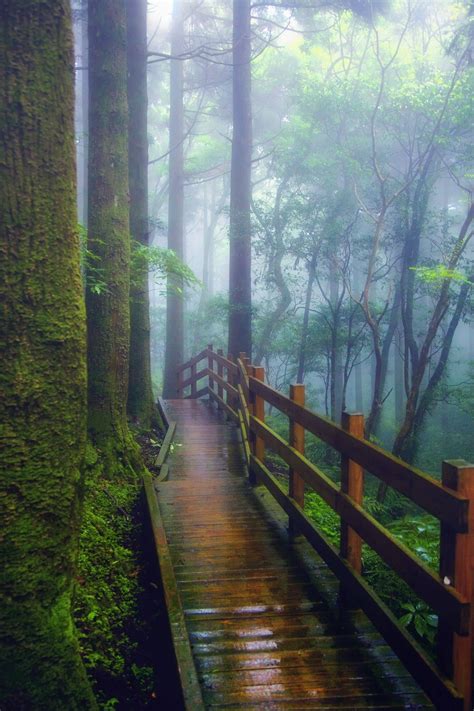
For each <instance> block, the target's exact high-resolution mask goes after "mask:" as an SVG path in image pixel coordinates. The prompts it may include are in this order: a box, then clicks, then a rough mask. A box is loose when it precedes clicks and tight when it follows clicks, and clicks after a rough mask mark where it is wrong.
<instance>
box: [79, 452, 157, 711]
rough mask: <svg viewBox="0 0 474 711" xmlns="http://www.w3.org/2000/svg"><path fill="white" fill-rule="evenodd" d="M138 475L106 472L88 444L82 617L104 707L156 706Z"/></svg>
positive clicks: (88, 659) (84, 645)
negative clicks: (139, 549) (141, 644)
mask: <svg viewBox="0 0 474 711" xmlns="http://www.w3.org/2000/svg"><path fill="white" fill-rule="evenodd" d="M139 496H140V487H139V483H138V481H137V480H132V479H131V478H129V479H124V478H123V477H118V478H115V477H108V476H106V475H105V474H104V473H103V472H102V470H101V467H100V465H99V462H98V458H97V455H96V454H95V452H94V450H93V449H92V448H90V449H89V450H88V462H87V471H86V484H85V496H84V511H83V523H82V531H81V537H80V547H79V558H78V574H77V580H76V591H75V599H74V617H75V621H76V626H77V629H78V634H79V643H80V648H81V653H82V657H83V659H84V662H85V665H86V667H87V670H88V673H89V675H90V677H91V679H92V681H93V685H94V691H95V693H96V696H97V700H98V703H99V706H100V708H101V709H104V710H105V711H111V709H120V708H124V709H125V708H134V709H140V708H148V706H149V702H150V701H151V700H152V698H153V685H154V672H153V668H152V667H151V666H148V665H143V664H141V663H140V659H139V656H140V655H139V654H138V640H139V639H140V636H141V630H140V626H141V624H142V621H141V619H140V613H139V609H138V600H139V596H140V583H139V572H140V564H139V561H138V558H137V553H136V540H137V528H138V525H139V524H138V523H137V521H136V518H135V512H136V509H137V504H138V500H139Z"/></svg>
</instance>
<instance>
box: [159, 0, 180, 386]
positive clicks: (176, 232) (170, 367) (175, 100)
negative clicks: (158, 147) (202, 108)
mask: <svg viewBox="0 0 474 711" xmlns="http://www.w3.org/2000/svg"><path fill="white" fill-rule="evenodd" d="M183 17H184V15H183V0H174V2H173V20H172V30H171V56H172V59H171V62H170V117H169V137H170V138H169V149H170V154H169V189H168V248H169V249H172V250H173V251H174V252H175V253H176V254H177V256H178V257H179V258H180V259H182V258H183V256H184V214H183V210H184V158H183V140H184V107H183V61H182V60H181V59H179V58H178V57H180V55H182V54H183V51H184V28H183ZM183 286H184V283H183V280H182V278H181V277H180V276H179V275H171V276H170V277H169V278H168V296H167V309H166V347H165V372H164V376H163V397H165V398H173V397H176V394H177V390H176V389H177V380H176V366H177V365H179V364H180V363H182V362H183V360H184V303H183Z"/></svg>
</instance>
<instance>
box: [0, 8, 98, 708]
mask: <svg viewBox="0 0 474 711" xmlns="http://www.w3.org/2000/svg"><path fill="white" fill-rule="evenodd" d="M73 111H74V68H73V44H72V33H71V17H70V3H69V2H68V1H67V0H43V2H33V3H32V2H30V1H26V0H4V2H2V5H1V10H0V134H1V136H2V140H1V142H0V215H1V219H0V292H1V301H2V309H1V319H0V323H1V328H0V349H1V358H2V376H1V397H0V421H1V423H2V425H1V430H2V431H1V434H0V438H1V441H2V456H1V458H0V501H1V502H2V503H1V508H2V520H1V530H2V533H1V536H0V556H1V560H2V572H1V574H0V575H1V579H0V590H1V595H0V630H1V632H0V668H1V677H0V707H1V708H2V709H5V710H6V709H38V710H39V711H43V710H44V711H46V710H48V711H63V710H64V709H70V710H71V711H74V710H77V711H79V710H81V711H83V710H84V709H86V710H87V709H95V708H96V703H95V700H94V697H93V695H92V692H91V689H90V686H89V683H88V681H87V678H86V674H85V671H84V668H83V665H82V662H81V658H80V655H79V647H78V642H77V639H76V633H75V629H74V626H73V623H72V619H71V596H72V592H73V580H74V571H75V563H76V557H77V544H78V536H79V524H80V499H79V492H80V489H81V485H82V477H81V466H82V463H83V457H84V450H85V442H86V347H85V335H86V334H85V311H84V301H83V295H82V284H81V277H80V273H79V238H78V232H77V215H76V193H75V185H76V177H75V159H74V153H75V146H74V125H73Z"/></svg>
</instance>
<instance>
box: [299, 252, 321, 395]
mask: <svg viewBox="0 0 474 711" xmlns="http://www.w3.org/2000/svg"><path fill="white" fill-rule="evenodd" d="M315 273H316V254H313V256H312V257H311V262H310V263H309V265H308V282H307V284H306V295H305V303H304V312H303V324H302V327H301V339H300V347H299V354H298V372H297V375H296V382H297V383H304V376H305V372H306V350H307V342H308V331H309V312H310V308H311V298H312V295H313V285H314V277H315Z"/></svg>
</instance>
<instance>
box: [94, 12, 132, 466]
mask: <svg viewBox="0 0 474 711" xmlns="http://www.w3.org/2000/svg"><path fill="white" fill-rule="evenodd" d="M88 226H89V232H88V246H89V250H90V252H91V253H92V254H93V255H94V256H93V260H92V262H91V265H92V267H93V268H94V269H99V270H100V272H99V275H100V280H101V281H103V282H105V287H104V290H102V291H101V293H95V292H94V290H93V289H91V288H90V285H89V288H88V289H87V293H86V306H87V337H88V351H87V364H88V377H89V432H90V435H91V437H92V440H93V442H94V444H95V445H96V446H97V447H98V449H99V450H100V451H101V453H102V456H103V457H105V459H106V460H107V458H109V460H110V461H111V462H113V460H116V459H117V457H118V458H120V457H122V458H126V457H127V452H128V449H129V445H130V439H129V434H128V428H127V417H126V410H127V392H128V363H129V345H130V344H129V339H130V304H129V295H130V232H129V195H128V107H127V50H126V17H125V0H90V1H89V219H88Z"/></svg>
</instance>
